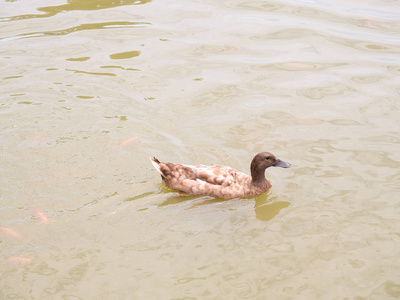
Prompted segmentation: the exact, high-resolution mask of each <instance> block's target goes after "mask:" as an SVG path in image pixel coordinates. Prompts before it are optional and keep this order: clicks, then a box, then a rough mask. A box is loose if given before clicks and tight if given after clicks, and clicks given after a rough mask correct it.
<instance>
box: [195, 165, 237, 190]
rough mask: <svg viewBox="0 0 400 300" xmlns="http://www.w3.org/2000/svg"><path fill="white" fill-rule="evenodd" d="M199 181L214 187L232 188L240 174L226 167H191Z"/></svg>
mask: <svg viewBox="0 0 400 300" xmlns="http://www.w3.org/2000/svg"><path fill="white" fill-rule="evenodd" d="M191 167H192V170H193V171H194V172H195V174H196V175H197V179H199V180H202V181H205V182H207V183H209V184H213V185H221V186H230V185H231V184H233V183H234V182H235V181H236V178H237V175H238V172H237V171H236V170H234V169H232V168H230V167H225V166H203V165H196V166H191Z"/></svg>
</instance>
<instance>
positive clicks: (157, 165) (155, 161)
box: [150, 157, 164, 177]
mask: <svg viewBox="0 0 400 300" xmlns="http://www.w3.org/2000/svg"><path fill="white" fill-rule="evenodd" d="M150 161H151V163H152V164H153V167H154V168H155V169H156V170H157V172H158V173H160V174H161V176H163V177H164V174H163V172H161V169H160V161H159V160H158V159H157V158H155V157H150Z"/></svg>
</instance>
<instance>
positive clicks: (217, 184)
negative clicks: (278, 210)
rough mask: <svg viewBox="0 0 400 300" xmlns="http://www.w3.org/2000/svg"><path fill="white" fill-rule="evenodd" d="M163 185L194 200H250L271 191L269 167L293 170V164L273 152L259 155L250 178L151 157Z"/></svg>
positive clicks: (223, 168)
mask: <svg viewBox="0 0 400 300" xmlns="http://www.w3.org/2000/svg"><path fill="white" fill-rule="evenodd" d="M150 161H151V163H152V164H153V166H154V168H155V169H156V170H157V171H158V173H159V174H160V175H161V179H162V181H164V183H165V184H166V185H167V186H168V187H170V188H171V189H173V190H176V191H178V192H180V193H185V194H188V195H191V196H206V195H207V196H212V197H216V198H222V199H231V198H249V197H254V196H257V195H260V194H262V193H264V192H266V191H268V190H269V189H270V188H271V183H270V182H269V181H268V180H267V179H266V178H265V170H266V169H267V168H269V167H281V168H290V166H291V165H290V164H289V163H287V162H284V161H283V160H280V159H278V158H276V157H275V156H274V155H273V154H272V153H270V152H260V153H258V154H256V155H255V156H254V158H253V160H252V161H251V164H250V171H251V175H247V174H245V173H242V172H239V171H237V170H235V169H233V168H231V167H227V166H215V165H211V166H207V165H199V164H196V165H186V164H177V163H167V162H160V161H159V160H158V159H157V158H155V157H150Z"/></svg>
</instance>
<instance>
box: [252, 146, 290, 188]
mask: <svg viewBox="0 0 400 300" xmlns="http://www.w3.org/2000/svg"><path fill="white" fill-rule="evenodd" d="M269 167H281V168H290V164H289V163H287V162H284V161H283V160H280V159H279V158H276V157H275V155H273V154H272V153H269V152H260V153H258V154H257V155H256V156H254V158H253V160H252V161H251V165H250V170H251V177H252V179H253V181H264V180H266V179H265V175H264V172H265V169H266V168H269Z"/></svg>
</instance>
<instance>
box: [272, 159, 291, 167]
mask: <svg viewBox="0 0 400 300" xmlns="http://www.w3.org/2000/svg"><path fill="white" fill-rule="evenodd" d="M273 166H274V167H281V168H290V164H289V163H287V162H284V161H283V160H280V159H276V160H275V164H274V165H273Z"/></svg>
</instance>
